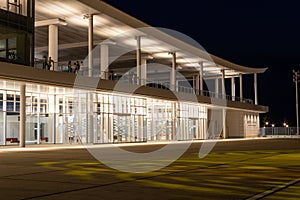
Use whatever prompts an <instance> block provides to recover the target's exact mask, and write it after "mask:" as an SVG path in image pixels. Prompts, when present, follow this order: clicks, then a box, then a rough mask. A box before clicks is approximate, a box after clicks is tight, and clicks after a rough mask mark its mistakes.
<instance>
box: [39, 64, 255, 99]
mask: <svg viewBox="0 0 300 200" xmlns="http://www.w3.org/2000/svg"><path fill="white" fill-rule="evenodd" d="M42 63H43V61H42V60H36V62H35V67H36V68H40V69H42ZM55 64H57V71H60V72H68V66H66V65H59V64H58V63H55ZM52 70H53V69H52ZM77 74H78V75H80V76H89V74H92V77H99V78H100V79H105V80H113V81H122V82H124V83H130V84H134V85H145V86H148V87H154V88H158V89H164V90H171V89H172V88H174V90H175V91H176V92H180V93H188V94H196V95H200V96H206V97H211V98H216V99H224V100H227V101H235V102H242V103H247V104H253V100H252V99H246V98H240V97H237V96H231V95H225V94H221V93H216V92H211V91H207V90H198V89H194V88H191V87H186V86H174V87H172V86H171V85H170V83H167V82H162V81H158V80H151V79H138V78H137V77H136V76H135V75H125V76H124V75H122V74H117V73H114V72H107V71H100V70H98V69H92V71H89V69H88V68H87V67H84V66H81V67H80V70H79V71H78V72H77Z"/></svg>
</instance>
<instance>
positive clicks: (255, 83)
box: [254, 73, 258, 105]
mask: <svg viewBox="0 0 300 200" xmlns="http://www.w3.org/2000/svg"><path fill="white" fill-rule="evenodd" d="M254 96H255V100H254V101H255V105H258V96H257V74H256V73H255V74H254Z"/></svg>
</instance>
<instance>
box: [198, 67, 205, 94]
mask: <svg viewBox="0 0 300 200" xmlns="http://www.w3.org/2000/svg"><path fill="white" fill-rule="evenodd" d="M199 75H200V77H199V79H200V80H199V81H200V85H199V86H200V87H199V90H200V95H201V96H202V95H203V75H204V74H203V62H200V73H199Z"/></svg>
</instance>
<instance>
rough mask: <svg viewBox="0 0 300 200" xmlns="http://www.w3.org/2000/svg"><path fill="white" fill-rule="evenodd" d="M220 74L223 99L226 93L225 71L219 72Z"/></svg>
mask: <svg viewBox="0 0 300 200" xmlns="http://www.w3.org/2000/svg"><path fill="white" fill-rule="evenodd" d="M221 73H222V98H223V99H225V98H226V97H225V95H226V91H225V70H224V69H222V70H221Z"/></svg>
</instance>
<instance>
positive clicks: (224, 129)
mask: <svg viewBox="0 0 300 200" xmlns="http://www.w3.org/2000/svg"><path fill="white" fill-rule="evenodd" d="M222 118H223V124H222V126H223V139H226V138H227V131H226V109H225V108H223V109H222Z"/></svg>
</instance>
